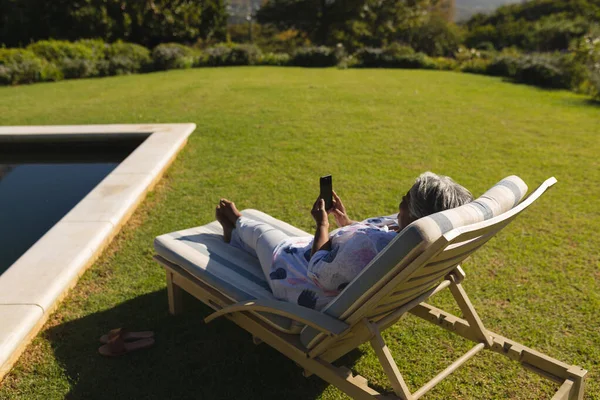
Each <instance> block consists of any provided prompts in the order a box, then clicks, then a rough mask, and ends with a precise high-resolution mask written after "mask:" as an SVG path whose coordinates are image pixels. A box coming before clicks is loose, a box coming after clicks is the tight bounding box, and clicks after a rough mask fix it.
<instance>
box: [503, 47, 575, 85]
mask: <svg viewBox="0 0 600 400" xmlns="http://www.w3.org/2000/svg"><path fill="white" fill-rule="evenodd" d="M515 80H516V81H517V82H521V83H527V84H530V85H535V86H540V87H546V88H556V89H568V88H570V87H571V77H570V76H568V74H567V73H566V71H565V70H564V68H562V65H561V60H560V59H559V58H558V57H555V56H553V55H551V54H532V55H527V56H524V57H522V58H521V60H519V64H518V67H517V71H516V73H515Z"/></svg>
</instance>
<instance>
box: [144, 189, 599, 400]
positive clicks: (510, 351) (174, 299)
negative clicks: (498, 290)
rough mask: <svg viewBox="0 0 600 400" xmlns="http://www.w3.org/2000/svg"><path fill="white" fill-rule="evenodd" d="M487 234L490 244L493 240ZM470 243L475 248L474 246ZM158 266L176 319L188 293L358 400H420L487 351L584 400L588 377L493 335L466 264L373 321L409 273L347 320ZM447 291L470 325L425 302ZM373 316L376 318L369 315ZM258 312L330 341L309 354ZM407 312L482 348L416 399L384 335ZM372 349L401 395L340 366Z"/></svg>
mask: <svg viewBox="0 0 600 400" xmlns="http://www.w3.org/2000/svg"><path fill="white" fill-rule="evenodd" d="M555 182H556V180H555V179H554V178H550V179H548V180H547V181H546V182H544V183H543V184H542V185H541V186H540V187H539V188H538V189H537V190H536V191H535V192H534V193H532V194H531V195H530V196H529V197H528V198H527V199H526V200H524V201H523V202H522V203H521V204H519V205H518V206H517V207H514V208H513V209H512V210H510V211H508V212H505V213H503V214H501V215H500V216H498V217H495V218H492V219H490V220H488V221H485V222H481V223H477V224H473V225H470V226H466V227H462V228H457V229H454V230H452V231H450V232H448V233H446V234H444V235H443V236H442V237H441V238H440V239H438V240H437V241H435V242H434V243H433V244H432V245H430V246H429V247H428V248H427V249H426V250H425V251H424V252H423V253H422V254H420V255H419V256H418V257H417V258H416V259H415V260H413V261H412V262H411V263H410V264H409V265H408V266H407V267H406V268H405V269H404V270H403V271H402V272H405V271H406V273H410V271H411V268H412V269H415V268H419V266H420V265H421V264H423V263H424V262H425V260H428V259H431V258H432V257H434V256H435V255H437V254H440V253H441V252H443V251H444V250H448V249H452V248H453V245H454V246H455V245H456V244H457V243H463V244H464V243H467V245H469V246H471V247H474V248H478V247H480V246H481V245H479V246H478V244H477V243H474V242H475V240H476V239H477V238H484V239H485V240H483V243H485V242H486V241H487V240H489V237H492V236H493V235H494V234H495V233H496V232H497V231H499V230H501V229H502V228H503V227H504V226H506V225H507V224H508V223H510V222H511V221H512V219H514V218H515V217H516V216H517V215H518V214H519V213H520V212H521V211H523V210H524V209H525V208H526V207H528V206H529V205H530V204H531V203H533V202H534V201H535V200H536V199H537V198H538V197H539V196H541V194H542V193H543V192H544V191H545V190H547V189H548V188H549V187H550V186H552V185H553V184H554V183H555ZM492 231H493V232H492ZM490 232H491V233H490ZM486 235H488V236H489V237H487V238H486ZM469 242H473V243H471V244H469ZM155 259H156V260H157V261H158V262H159V263H160V264H161V265H162V266H163V267H164V268H165V270H166V276H167V291H168V299H169V312H170V313H171V314H178V313H180V312H181V311H182V293H183V291H186V292H188V293H190V294H191V295H193V296H194V297H196V298H197V299H199V300H201V301H202V302H203V303H205V304H206V305H208V306H209V307H211V308H212V309H214V310H215V312H214V313H213V314H211V315H209V316H208V317H206V318H205V321H206V322H207V323H208V322H211V321H212V320H214V319H216V318H219V317H222V316H223V317H226V318H228V319H229V320H231V321H232V322H234V323H235V324H237V325H239V326H240V327H241V328H243V329H245V330H246V331H248V332H249V333H250V334H251V335H252V336H253V340H254V342H255V343H256V344H258V343H261V342H264V343H266V344H268V345H269V346H271V347H273V348H274V349H276V350H278V351H279V352H281V353H282V354H283V355H285V356H286V357H288V358H290V359H291V360H293V361H294V362H295V363H296V364H297V365H299V366H300V367H301V368H303V369H304V374H305V375H306V376H310V375H312V374H315V375H317V376H319V377H321V378H322V379H324V380H325V381H327V382H329V383H330V384H332V385H334V386H336V387H338V388H339V389H340V390H342V391H343V392H345V393H346V394H347V395H349V396H350V397H352V398H354V399H403V400H416V399H419V398H420V397H422V396H423V395H424V394H426V393H427V392H428V391H429V390H431V389H432V388H433V387H434V386H435V385H436V384H438V383H439V382H441V381H442V380H443V379H444V378H446V377H447V376H448V375H450V374H451V373H452V372H453V371H455V370H456V369H457V368H458V367H460V366H461V365H462V364H464V363H465V362H467V361H468V360H469V359H471V358H472V357H473V356H475V355H476V354H477V353H479V352H480V351H481V350H483V349H488V350H492V351H494V352H496V353H499V354H502V355H504V356H506V357H508V358H509V359H511V360H514V361H517V362H519V363H520V364H521V365H522V366H523V367H525V368H527V369H529V370H531V371H533V372H535V373H537V374H538V375H540V376H542V377H544V378H546V379H549V380H551V381H553V382H556V383H558V384H559V385H560V386H559V389H558V391H557V392H556V393H555V394H554V396H553V397H552V400H575V399H577V400H583V393H584V387H585V376H586V374H587V371H586V370H584V369H582V368H580V367H577V366H574V365H568V364H566V363H563V362H561V361H558V360H556V359H554V358H552V357H549V356H547V355H545V354H542V353H540V352H537V351H535V350H533V349H530V348H528V347H526V346H524V345H522V344H519V343H516V342H514V341H512V340H509V339H507V338H505V337H503V336H501V335H498V334H496V333H494V332H491V331H489V330H487V329H486V328H485V326H484V325H483V323H482V321H481V319H480V318H479V316H478V314H477V312H476V311H475V308H474V307H473V304H472V303H471V301H470V300H469V297H468V296H467V294H466V292H465V290H464V288H463V287H462V285H461V283H462V281H463V280H464V278H465V273H464V272H463V270H462V268H461V267H460V265H456V266H454V267H453V269H452V270H451V272H450V273H448V274H447V275H445V276H444V278H443V280H441V282H440V283H439V284H437V285H436V286H434V287H432V288H431V289H429V290H427V291H426V292H424V293H422V294H420V295H419V296H418V297H416V298H414V299H412V300H411V301H409V302H406V303H404V304H398V305H396V306H395V307H394V306H392V307H391V308H387V309H385V311H384V312H381V313H379V314H375V315H373V312H372V310H373V309H376V308H375V307H376V305H377V304H378V303H380V301H381V300H382V299H383V298H385V296H386V294H389V293H390V291H392V290H393V289H394V288H395V287H396V285H397V284H398V282H401V281H402V279H403V276H402V272H401V273H399V274H398V275H397V276H396V277H394V278H393V279H391V280H390V281H389V282H388V283H387V284H385V286H383V288H382V289H381V290H379V291H377V293H376V295H374V296H372V297H371V298H370V299H369V300H367V301H365V302H364V303H363V304H362V305H361V306H360V307H358V308H357V309H356V310H354V311H353V312H352V313H351V315H350V316H349V317H348V318H345V319H344V320H341V319H337V318H334V317H331V316H329V315H327V314H325V313H322V312H319V311H315V310H312V309H308V308H306V307H301V306H298V305H296V304H292V303H288V302H283V301H277V300H267V299H261V300H255V301H247V302H241V303H235V302H234V301H232V299H230V298H228V297H227V296H225V295H224V294H223V293H221V292H219V291H218V290H216V289H215V288H213V287H211V286H209V285H207V284H206V283H204V282H202V281H200V280H199V279H197V278H196V277H195V276H193V275H192V274H190V273H188V272H187V271H185V270H184V269H183V268H181V267H179V266H178V265H176V264H173V263H171V262H170V261H168V260H166V259H164V258H163V257H161V256H159V255H157V256H155ZM445 289H449V290H450V291H451V293H452V296H453V297H454V299H455V301H456V303H457V304H458V306H459V308H460V310H461V312H462V314H463V318H460V317H457V316H455V315H452V314H450V313H447V312H445V311H443V310H441V309H438V308H436V307H433V306H431V305H429V304H427V303H425V300H427V299H428V298H430V297H432V296H434V295H435V294H437V293H439V292H441V291H442V290H445ZM369 311H371V312H370V313H369ZM256 312H268V313H272V314H275V315H280V316H284V317H287V318H290V319H292V320H295V321H297V322H299V323H302V324H306V325H308V326H311V327H312V328H314V329H316V330H318V331H319V332H321V333H322V336H323V339H322V340H321V341H320V342H319V343H318V344H317V345H316V346H314V347H312V348H311V349H307V348H306V347H305V346H304V345H303V344H302V343H301V341H300V338H299V335H294V334H288V333H283V332H281V331H278V330H277V329H275V328H273V327H272V326H270V325H268V324H267V323H265V322H264V321H263V320H261V319H260V318H258V317H257V316H256V314H255V313H256ZM407 313H410V314H412V315H415V316H417V317H420V318H422V319H424V320H425V321H428V322H430V323H433V324H435V325H437V326H439V327H441V328H444V329H446V330H448V331H451V332H454V333H456V334H458V335H459V336H461V337H463V338H465V339H468V340H471V341H472V342H474V343H475V344H474V346H473V347H472V348H471V349H470V350H469V351H467V352H466V353H465V354H464V355H462V356H461V357H459V358H458V359H457V360H456V361H454V362H453V363H452V364H450V365H449V366H448V367H447V368H446V369H444V370H443V371H442V372H440V373H439V374H438V375H436V376H435V377H434V378H433V379H431V380H430V381H429V382H427V383H426V384H425V385H423V386H422V387H421V388H419V389H417V390H416V391H414V392H411V391H410V389H409V388H408V386H407V384H406V383H405V381H404V379H403V377H402V374H401V373H400V371H399V370H398V367H397V365H396V363H395V361H394V359H393V357H392V354H391V352H390V350H389V348H388V347H387V345H386V344H385V341H384V340H383V338H382V336H381V332H383V331H384V330H385V329H387V328H389V327H390V326H392V325H393V324H395V323H396V322H397V321H398V320H399V319H400V318H402V317H403V316H404V315H406V314H407ZM365 342H370V344H371V346H372V348H373V350H374V352H375V354H376V355H377V358H378V359H379V362H380V364H381V366H382V368H383V370H384V372H385V374H386V376H387V377H388V379H389V381H390V385H391V387H392V388H393V393H392V394H382V393H379V392H377V391H376V390H375V389H373V388H372V387H370V386H369V385H368V381H367V379H366V378H364V377H362V376H360V375H354V374H353V373H352V372H351V371H350V370H349V369H348V368H345V367H336V366H334V365H333V364H332V363H333V362H334V361H335V360H337V359H339V358H340V357H341V356H343V355H344V354H346V353H348V352H349V351H351V350H353V349H355V348H356V347H358V346H359V345H361V344H362V343H365Z"/></svg>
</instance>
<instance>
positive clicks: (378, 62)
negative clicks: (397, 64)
mask: <svg viewBox="0 0 600 400" xmlns="http://www.w3.org/2000/svg"><path fill="white" fill-rule="evenodd" d="M354 58H355V59H356V64H355V66H356V67H361V68H385V67H386V66H385V65H384V64H385V63H384V58H383V49H374V48H371V47H365V48H363V49H360V50H358V51H357V52H356V53H355V54H354Z"/></svg>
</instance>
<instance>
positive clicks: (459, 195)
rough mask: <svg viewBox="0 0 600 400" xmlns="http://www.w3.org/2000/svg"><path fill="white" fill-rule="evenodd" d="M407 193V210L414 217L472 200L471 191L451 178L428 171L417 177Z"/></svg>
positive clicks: (424, 215)
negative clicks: (408, 196)
mask: <svg viewBox="0 0 600 400" xmlns="http://www.w3.org/2000/svg"><path fill="white" fill-rule="evenodd" d="M409 194H410V198H409V199H408V212H409V214H410V216H411V217H413V218H415V219H419V218H422V217H426V216H428V215H430V214H434V213H436V212H440V211H444V210H449V209H451V208H455V207H459V206H462V205H463V204H467V203H469V202H471V201H472V200H473V195H472V194H471V192H469V191H468V190H467V189H466V188H464V187H463V186H461V185H459V184H458V183H456V182H454V181H453V180H452V178H450V177H448V176H443V175H436V174H434V173H433V172H429V171H428V172H425V173H423V174H421V175H420V176H419V177H418V178H417V180H416V181H415V184H414V185H413V186H412V187H411V188H410V191H409Z"/></svg>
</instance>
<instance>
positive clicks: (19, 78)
mask: <svg viewBox="0 0 600 400" xmlns="http://www.w3.org/2000/svg"><path fill="white" fill-rule="evenodd" d="M61 78H62V75H61V74H60V71H58V69H57V68H56V66H55V65H53V64H51V63H48V62H47V61H46V60H44V59H41V58H39V57H37V56H36V55H35V54H34V53H33V52H32V51H29V50H24V49H2V48H0V84H4V85H11V84H18V83H32V82H39V81H50V80H59V79H61Z"/></svg>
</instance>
